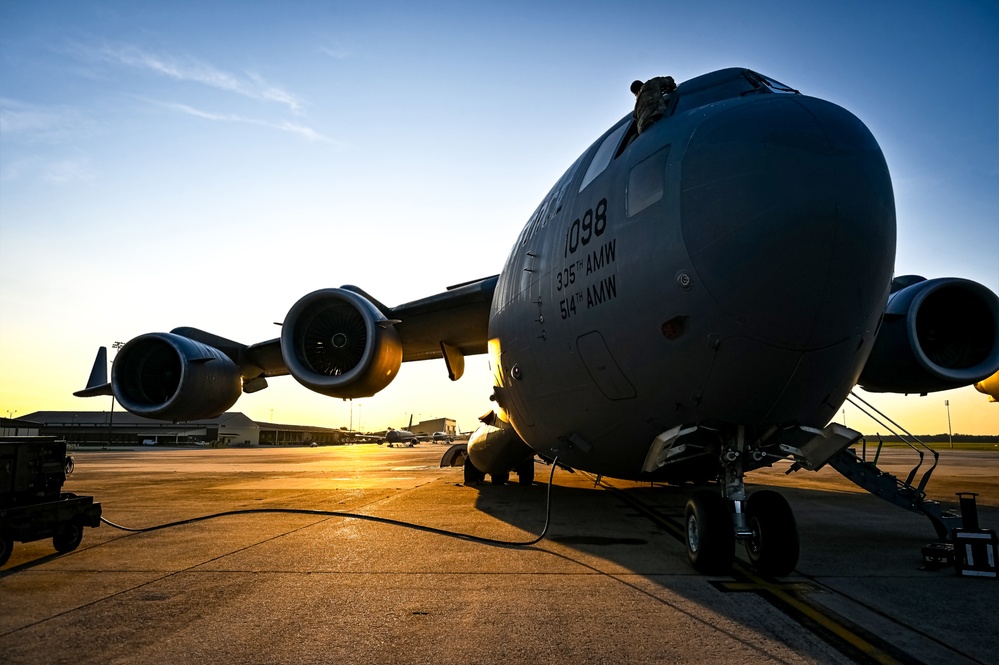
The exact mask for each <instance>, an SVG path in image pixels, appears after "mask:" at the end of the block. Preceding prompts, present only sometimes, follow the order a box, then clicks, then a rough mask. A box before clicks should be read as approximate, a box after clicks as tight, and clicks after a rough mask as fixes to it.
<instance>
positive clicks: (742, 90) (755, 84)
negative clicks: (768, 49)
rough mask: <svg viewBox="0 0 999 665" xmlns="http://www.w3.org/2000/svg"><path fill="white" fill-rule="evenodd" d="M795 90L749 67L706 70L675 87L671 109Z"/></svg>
mask: <svg viewBox="0 0 999 665" xmlns="http://www.w3.org/2000/svg"><path fill="white" fill-rule="evenodd" d="M771 92H776V93H784V94H797V93H798V91H797V90H795V89H794V88H791V87H788V86H786V85H784V84H783V83H778V82H777V81H775V80H773V79H771V78H767V77H766V76H763V75H762V74H757V73H756V72H754V71H751V70H749V69H734V68H733V69H726V70H722V71H720V72H714V73H712V74H707V75H705V76H702V77H698V78H697V79H693V80H691V81H690V82H689V83H686V82H685V83H683V84H681V85H680V87H679V88H678V89H677V96H678V97H679V99H678V100H677V103H676V106H675V107H674V110H673V113H674V114H677V113H683V112H684V111H689V110H690V109H694V108H698V107H700V106H707V105H708V104H713V103H715V102H718V101H721V100H723V99H729V98H732V97H741V96H742V95H746V94H752V93H771Z"/></svg>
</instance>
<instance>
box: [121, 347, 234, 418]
mask: <svg viewBox="0 0 999 665" xmlns="http://www.w3.org/2000/svg"><path fill="white" fill-rule="evenodd" d="M111 385H112V387H113V389H114V394H115V397H116V398H117V400H118V403H119V404H121V405H122V406H123V407H124V408H125V410H127V411H129V412H131V413H134V414H135V415H137V416H144V417H146V418H156V419H158V420H173V421H181V420H198V419H199V418H212V417H215V416H217V415H219V414H220V413H223V412H225V410H226V409H228V408H229V407H230V406H232V405H233V404H235V403H236V400H237V399H239V396H240V394H241V392H242V379H241V377H240V371H239V367H237V366H236V363H234V362H233V361H232V360H231V359H230V358H229V357H228V356H227V355H225V354H224V353H222V352H221V351H219V350H218V349H216V348H214V347H211V346H207V345H205V344H202V343H200V342H196V341H194V340H193V339H188V338H187V337H182V336H181V335H175V334H173V333H148V334H146V335H140V336H138V337H136V338H135V339H133V340H131V341H129V342H128V343H127V344H125V346H123V347H122V348H121V350H120V351H118V355H117V356H116V357H115V360H114V365H113V366H112V367H111Z"/></svg>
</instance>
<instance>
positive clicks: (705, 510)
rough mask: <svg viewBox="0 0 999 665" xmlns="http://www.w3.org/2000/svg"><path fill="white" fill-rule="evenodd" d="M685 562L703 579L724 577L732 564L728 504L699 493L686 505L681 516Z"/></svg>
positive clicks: (711, 494) (732, 537)
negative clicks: (704, 576) (705, 577)
mask: <svg viewBox="0 0 999 665" xmlns="http://www.w3.org/2000/svg"><path fill="white" fill-rule="evenodd" d="M684 516H685V520H684V523H685V524H686V534H687V558H688V559H689V560H690V565H692V566H693V567H694V570H696V571H697V572H699V573H702V574H704V575H724V574H725V573H727V572H729V570H731V568H732V562H733V561H734V560H735V532H734V530H733V528H732V514H731V510H730V508H729V504H728V501H726V500H725V499H723V498H722V497H721V495H720V494H717V493H715V492H711V491H707V490H700V491H698V492H695V493H694V495H693V496H692V497H691V498H690V500H689V501H687V509H686V511H685V512H684Z"/></svg>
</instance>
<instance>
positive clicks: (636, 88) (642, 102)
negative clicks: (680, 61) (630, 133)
mask: <svg viewBox="0 0 999 665" xmlns="http://www.w3.org/2000/svg"><path fill="white" fill-rule="evenodd" d="M675 90H676V82H675V81H674V80H673V77H672V76H657V77H655V78H651V79H649V80H648V81H646V82H645V83H642V82H641V81H633V82H632V84H631V92H632V93H633V94H634V95H635V119H636V120H637V121H638V133H639V134H641V133H642V132H644V131H645V130H646V129H648V128H649V127H650V126H651V125H652V123H654V122H655V121H657V120H659V118H661V117H663V115H665V113H666V103H667V102H668V100H669V95H671V94H672V93H673V91H675Z"/></svg>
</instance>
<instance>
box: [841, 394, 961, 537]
mask: <svg viewBox="0 0 999 665" xmlns="http://www.w3.org/2000/svg"><path fill="white" fill-rule="evenodd" d="M848 401H849V402H850V403H851V404H853V405H854V406H856V407H857V408H858V409H860V410H861V411H862V412H864V413H865V414H866V415H867V416H868V417H870V418H872V419H873V420H874V421H875V422H877V423H878V424H880V425H882V426H883V427H885V428H887V429H888V430H889V431H891V432H892V434H895V435H896V436H898V438H899V439H900V440H901V441H902V442H903V443H905V444H906V445H907V446H908V447H909V448H911V449H912V450H913V451H915V452H916V453H917V454H918V455H919V461H918V462H917V463H916V465H915V466H914V467H913V468H912V470H911V471H909V474H908V476H906V478H905V479H904V480H902V479H900V478H898V477H896V476H894V475H892V474H890V473H888V472H886V471H883V470H881V469H880V468H878V459H879V458H880V456H881V450H882V447H883V445H884V441H883V440H882V439H881V436H880V435H878V445H877V448H876V449H875V451H874V455H873V458H872V459H871V460H868V459H867V441H866V440H864V441H863V444H862V448H861V454H860V455H858V454H857V453H856V451H855V450H853V449H852V448H847V449H845V450H843V451H841V452H840V453H838V454H837V455H835V456H834V457H833V458H832V459H830V460H829V464H830V465H831V466H832V467H833V468H834V469H836V470H837V471H839V472H840V473H841V474H843V476H845V477H846V478H847V479H848V480H850V481H852V482H853V483H855V484H856V485H858V486H860V487H862V488H864V489H865V490H867V491H868V492H870V493H871V494H873V495H875V496H878V497H881V498H882V499H884V500H885V501H888V502H889V503H893V504H895V505H896V506H899V507H900V508H904V509H906V510H908V511H911V512H914V513H919V514H922V515H925V516H926V517H928V518H929V520H930V522H932V524H933V528H934V529H935V530H936V532H937V537H938V538H939V539H940V540H941V541H946V540H948V539H949V536H950V533H951V530H952V529H955V528H961V526H962V520H961V515H960V514H959V513H957V512H954V511H952V510H947V509H945V508H944V507H943V506H942V505H941V504H940V502H938V501H933V500H931V499H929V498H927V496H926V491H925V490H926V484H927V483H928V482H929V480H930V477H931V476H932V475H933V470H934V469H936V467H937V462H938V460H939V456H940V454H939V453H938V452H937V451H935V450H933V449H932V448H930V447H929V446H927V445H926V444H925V443H923V442H922V441H920V440H919V439H918V438H916V437H915V436H913V435H912V434H910V433H909V432H907V431H905V430H904V429H903V428H902V427H901V426H899V425H898V423H896V422H894V421H893V420H891V419H890V418H888V416H886V415H885V414H883V413H882V412H881V411H878V410H877V409H876V408H875V407H874V406H872V405H871V404H870V403H869V402H867V401H865V400H864V399H863V398H861V397H859V396H858V395H857V394H856V393H851V396H850V398H848ZM888 423H890V425H889V424H888ZM892 425H893V426H894V427H895V428H897V430H900V431H901V432H902V434H898V433H897V432H896V431H895V430H894V429H892V427H891V426H892ZM927 452H929V453H930V454H931V455H932V456H933V463H932V464H931V465H930V467H929V469H927V470H926V471H924V472H923V474H922V475H921V476H920V477H919V481H918V483H917V484H915V485H913V482H914V481H915V480H916V476H917V474H918V473H919V470H920V468H921V467H922V466H923V463H924V462H925V461H926V453H927Z"/></svg>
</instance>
